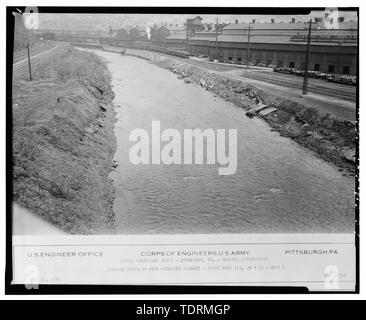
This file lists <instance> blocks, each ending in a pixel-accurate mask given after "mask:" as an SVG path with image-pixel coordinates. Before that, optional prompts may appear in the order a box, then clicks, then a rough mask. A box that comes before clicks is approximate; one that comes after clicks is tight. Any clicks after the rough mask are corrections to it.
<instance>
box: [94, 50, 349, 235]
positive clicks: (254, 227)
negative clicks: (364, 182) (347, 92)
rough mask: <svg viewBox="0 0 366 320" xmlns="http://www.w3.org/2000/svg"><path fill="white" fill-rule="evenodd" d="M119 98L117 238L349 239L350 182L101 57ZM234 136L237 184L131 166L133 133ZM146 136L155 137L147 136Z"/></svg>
mask: <svg viewBox="0 0 366 320" xmlns="http://www.w3.org/2000/svg"><path fill="white" fill-rule="evenodd" d="M98 54H100V55H102V56H103V57H104V58H105V59H107V61H108V62H109V64H108V66H109V68H110V71H111V73H112V77H113V80H112V81H113V82H112V83H113V90H114V92H115V94H116V97H115V105H116V106H117V108H116V110H117V116H116V117H117V122H116V125H115V134H116V137H117V151H116V154H115V157H114V159H115V161H116V163H117V164H118V167H117V168H116V170H115V171H112V173H111V178H112V179H113V182H114V184H115V187H116V198H115V201H114V212H115V215H116V221H117V230H116V233H118V234H147V233H148V234H156V233H170V234H176V233H182V234H183V233H185V234H186V233H253V232H255V233H278V232H286V233H287V232H352V231H353V230H354V179H353V178H352V177H347V176H343V175H342V174H341V173H340V172H339V171H338V170H337V168H336V167H335V166H333V165H331V164H329V163H326V162H324V161H323V160H320V159H319V158H317V157H316V156H315V155H314V154H313V153H312V152H310V151H308V150H306V149H304V148H302V147H300V146H298V145H297V144H296V143H295V142H293V141H291V140H290V139H288V138H283V137H281V136H279V134H278V133H276V132H272V131H271V130H270V127H269V126H268V125H267V124H266V123H264V122H263V121H262V120H260V119H256V118H253V119H248V118H247V117H246V116H245V112H244V111H243V110H242V109H240V108H238V107H236V106H234V105H232V104H230V103H228V102H225V101H223V100H221V99H220V98H216V97H215V96H214V95H213V94H212V93H210V92H208V91H205V90H203V89H202V88H200V87H199V86H196V85H193V84H185V83H184V82H183V81H182V80H178V79H177V78H176V75H174V74H173V73H170V72H169V71H167V70H165V69H162V68H159V67H157V66H155V65H153V64H151V63H149V62H148V61H145V60H142V59H139V58H136V57H130V56H120V55H118V54H114V53H108V52H99V53H98ZM153 120H159V121H160V122H161V130H162V131H163V130H164V129H167V128H175V129H178V130H179V131H180V132H183V129H194V128H200V129H207V128H213V129H219V128H222V129H237V132H238V150H237V154H238V164H237V171H236V174H234V175H229V176H222V175H218V166H217V165H205V164H204V165H184V164H181V165H176V164H172V165H165V164H161V165H157V164H151V165H133V164H131V163H130V161H129V156H128V155H129V150H130V148H131V146H132V145H133V144H135V142H130V141H129V134H130V132H131V130H133V129H135V128H143V129H145V130H147V131H148V132H151V123H152V121H153ZM150 135H151V133H150Z"/></svg>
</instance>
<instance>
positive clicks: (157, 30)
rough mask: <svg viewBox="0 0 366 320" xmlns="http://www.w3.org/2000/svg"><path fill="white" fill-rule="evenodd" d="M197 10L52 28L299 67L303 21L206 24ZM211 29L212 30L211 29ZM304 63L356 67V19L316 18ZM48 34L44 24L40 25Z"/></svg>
mask: <svg viewBox="0 0 366 320" xmlns="http://www.w3.org/2000/svg"><path fill="white" fill-rule="evenodd" d="M207 26H209V25H207V24H203V23H202V18H201V17H199V16H197V17H195V18H192V19H187V21H186V23H185V24H184V26H178V25H174V26H173V25H167V24H166V23H165V24H164V23H163V24H162V25H161V26H160V27H151V28H150V35H149V36H148V35H147V32H146V30H147V29H146V28H144V27H141V28H139V27H133V28H130V29H125V28H120V29H119V30H110V31H109V33H105V34H100V33H96V32H94V33H92V32H86V33H83V32H80V31H78V32H77V33H74V32H71V31H70V30H69V31H56V32H54V31H52V32H53V33H54V35H53V36H52V37H53V38H52V39H54V40H61V41H74V42H75V41H76V42H97V43H101V44H110V45H117V46H125V47H133V46H134V45H135V43H136V42H139V43H143V44H146V45H154V46H158V47H163V48H169V49H178V50H181V51H187V52H189V53H190V54H193V55H202V56H207V57H209V59H210V60H215V59H216V60H218V61H220V62H226V63H236V64H246V63H247V61H249V63H250V64H253V65H262V66H268V65H275V66H286V67H289V68H296V69H299V70H303V69H304V64H305V52H306V46H307V39H308V29H309V24H308V23H304V22H300V21H299V22H297V21H295V19H294V18H293V19H291V22H286V23H285V22H276V21H275V19H271V21H270V22H261V23H259V22H256V21H255V20H254V19H253V20H252V21H251V22H250V23H239V22H238V21H237V20H236V21H235V23H232V24H228V25H225V24H221V25H219V27H218V28H216V27H215V26H214V25H213V26H212V24H211V25H210V27H209V28H208V27H207ZM216 29H217V30H218V31H217V32H216ZM311 29H312V30H311V38H310V39H311V46H310V56H309V57H310V60H309V69H310V70H313V71H321V72H324V73H333V74H350V75H356V73H357V54H358V23H357V21H344V19H343V18H342V17H340V18H338V20H337V21H333V20H326V19H325V20H324V21H323V19H322V18H316V19H315V21H314V22H313V23H312V28H311ZM45 32H47V35H48V36H47V37H48V38H49V34H50V33H51V31H50V30H46V31H45Z"/></svg>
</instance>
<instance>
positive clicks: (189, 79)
mask: <svg viewBox="0 0 366 320" xmlns="http://www.w3.org/2000/svg"><path fill="white" fill-rule="evenodd" d="M151 62H152V63H154V64H156V65H158V66H160V67H163V68H166V69H169V70H170V71H171V72H174V73H176V74H177V77H178V78H179V79H182V80H183V81H184V82H185V83H195V84H198V85H200V86H202V87H203V88H205V89H206V90H209V91H211V92H212V93H213V94H215V95H217V96H219V97H221V98H223V99H224V100H226V101H229V102H231V103H233V104H235V105H236V106H238V107H241V108H243V109H245V110H246V112H245V113H243V116H245V115H246V116H248V117H254V116H256V117H259V118H262V119H263V120H264V121H266V122H267V123H268V124H269V125H270V126H271V127H272V130H274V131H278V132H279V133H280V134H281V135H282V136H286V137H289V138H291V139H293V140H295V141H296V142H297V143H299V144H300V145H302V146H304V147H306V148H308V149H310V150H312V151H314V152H315V153H316V154H317V155H318V156H319V157H321V158H323V159H324V160H326V161H329V162H332V163H334V164H336V165H337V166H338V167H339V170H340V171H343V172H344V174H351V175H354V174H355V172H356V145H357V143H358V140H357V139H358V138H357V126H356V124H355V123H354V122H350V121H347V120H341V119H338V118H336V117H334V116H331V115H329V114H321V113H319V112H318V111H317V110H315V109H313V108H311V106H305V105H301V104H299V103H298V102H295V101H292V100H289V99H286V98H284V97H281V96H279V95H276V94H275V93H273V92H266V91H263V90H259V89H258V88H256V87H255V86H253V85H251V84H249V83H245V82H244V81H239V80H233V79H230V78H229V77H226V76H225V75H221V74H219V73H217V72H211V71H209V70H207V69H205V68H200V67H197V66H193V65H191V64H188V63H184V62H181V61H178V60H175V59H174V58H168V57H164V56H160V55H153V58H152V60H151Z"/></svg>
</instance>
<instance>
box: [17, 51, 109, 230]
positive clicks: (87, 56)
mask: <svg viewBox="0 0 366 320" xmlns="http://www.w3.org/2000/svg"><path fill="white" fill-rule="evenodd" d="M12 98H13V109H12V112H13V201H14V202H15V203H16V204H18V205H20V206H21V207H24V208H27V209H29V210H30V211H31V212H34V213H35V214H37V215H38V216H40V217H42V218H44V219H45V220H47V221H49V222H51V223H52V224H53V225H55V226H57V227H59V228H60V229H62V230H63V231H66V232H68V233H72V234H98V233H103V234H105V233H109V232H113V230H114V215H113V211H112V201H113V196H114V188H113V185H112V181H111V180H110V179H109V178H108V175H109V173H110V171H111V170H112V165H113V163H112V159H113V154H114V152H115V148H116V141H115V136H114V131H113V129H114V122H115V112H114V107H113V104H112V100H113V98H114V94H113V92H112V90H111V78H110V75H109V72H108V69H107V66H106V64H105V63H104V62H103V61H102V60H101V59H100V58H99V57H97V56H96V55H94V54H91V53H89V52H81V51H79V50H76V49H73V48H71V47H66V48H62V49H60V50H58V52H57V53H55V54H54V55H52V56H50V57H48V58H47V59H46V60H45V61H43V62H42V63H39V64H37V65H36V68H35V70H34V71H33V81H31V82H30V81H28V80H26V77H25V76H24V74H22V72H20V73H19V74H15V75H14V79H13V97H12Z"/></svg>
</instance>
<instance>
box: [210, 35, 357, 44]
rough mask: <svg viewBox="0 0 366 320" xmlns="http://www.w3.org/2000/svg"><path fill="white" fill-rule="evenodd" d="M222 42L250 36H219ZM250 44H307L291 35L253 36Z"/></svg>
mask: <svg viewBox="0 0 366 320" xmlns="http://www.w3.org/2000/svg"><path fill="white" fill-rule="evenodd" d="M218 40H219V41H221V42H243V43H247V42H248V36H246V35H231V34H223V35H219V38H218ZM211 41H215V40H214V39H211ZM250 43H273V44H305V42H301V41H292V40H291V36H290V35H288V36H287V35H284V36H266V35H263V36H262V35H260V36H251V37H250ZM311 45H328V46H329V45H331V46H339V45H345V46H356V45H357V43H341V44H340V43H339V42H320V41H312V42H311Z"/></svg>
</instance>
